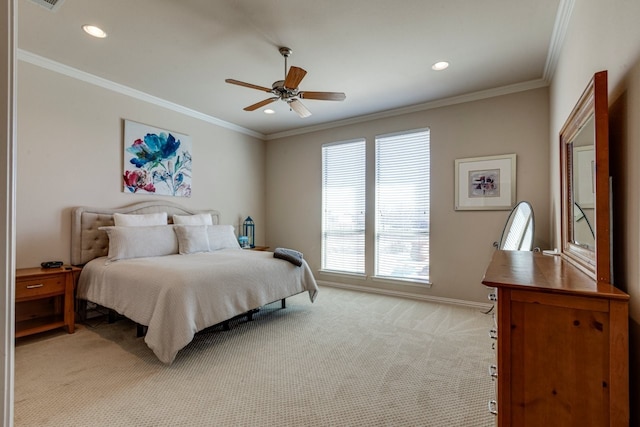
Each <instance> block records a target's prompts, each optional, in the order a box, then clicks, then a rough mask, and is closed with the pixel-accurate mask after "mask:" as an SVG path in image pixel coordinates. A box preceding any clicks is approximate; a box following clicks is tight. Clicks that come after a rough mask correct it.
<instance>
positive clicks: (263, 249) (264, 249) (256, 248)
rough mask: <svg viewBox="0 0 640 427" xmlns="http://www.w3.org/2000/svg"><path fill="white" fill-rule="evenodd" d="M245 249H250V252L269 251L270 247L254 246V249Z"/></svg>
mask: <svg viewBox="0 0 640 427" xmlns="http://www.w3.org/2000/svg"><path fill="white" fill-rule="evenodd" d="M245 249H249V250H250V251H268V250H269V246H254V247H252V248H245Z"/></svg>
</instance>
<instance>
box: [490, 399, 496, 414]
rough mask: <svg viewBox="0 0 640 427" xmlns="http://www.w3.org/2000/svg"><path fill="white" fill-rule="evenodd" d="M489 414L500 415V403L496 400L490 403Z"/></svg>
mask: <svg viewBox="0 0 640 427" xmlns="http://www.w3.org/2000/svg"><path fill="white" fill-rule="evenodd" d="M489 413H490V414H491V415H498V402H497V401H495V400H490V401H489Z"/></svg>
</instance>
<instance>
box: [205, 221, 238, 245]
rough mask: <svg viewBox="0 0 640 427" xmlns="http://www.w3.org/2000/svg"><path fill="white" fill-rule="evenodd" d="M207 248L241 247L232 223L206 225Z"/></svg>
mask: <svg viewBox="0 0 640 427" xmlns="http://www.w3.org/2000/svg"><path fill="white" fill-rule="evenodd" d="M207 234H208V235H209V250H211V251H216V250H218V249H241V248H240V244H239V243H238V239H237V238H236V233H235V232H234V229H233V226H232V225H208V226H207Z"/></svg>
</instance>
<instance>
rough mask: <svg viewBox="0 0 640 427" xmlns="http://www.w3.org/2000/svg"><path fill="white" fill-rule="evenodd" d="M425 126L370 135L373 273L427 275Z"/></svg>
mask: <svg viewBox="0 0 640 427" xmlns="http://www.w3.org/2000/svg"><path fill="white" fill-rule="evenodd" d="M429 148H430V147H429V129H421V130H417V131H410V132H404V133H396V134H390V135H382V136H377V137H376V141H375V153H376V157H375V186H376V187H375V198H376V200H375V206H376V215H375V267H374V269H375V275H376V276H378V277H388V278H394V279H409V280H418V281H428V279H429V199H430V196H429V187H430V179H429V175H430V153H429Z"/></svg>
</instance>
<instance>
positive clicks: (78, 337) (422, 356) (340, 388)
mask: <svg viewBox="0 0 640 427" xmlns="http://www.w3.org/2000/svg"><path fill="white" fill-rule="evenodd" d="M287 305H288V306H287V308H286V309H285V310H281V309H279V304H272V305H269V306H267V307H266V308H263V309H262V310H261V311H260V313H258V314H257V315H256V316H255V320H254V321H253V322H248V323H247V322H244V321H238V322H233V323H232V329H231V330H230V331H223V330H222V329H221V328H213V329H209V330H207V331H204V332H202V333H200V334H198V335H196V338H195V340H194V341H193V342H192V343H191V344H189V345H188V346H187V347H186V348H185V349H183V350H181V351H180V353H179V354H178V357H177V358H176V361H175V362H174V363H173V364H172V365H170V366H166V365H163V364H162V363H160V362H159V361H158V360H157V359H156V358H155V356H154V355H153V353H152V352H151V350H149V349H148V348H147V347H146V345H145V344H144V342H143V341H142V339H141V338H135V326H134V325H133V324H132V323H130V322H129V321H127V320H121V321H118V322H116V323H114V324H107V323H101V324H98V325H97V326H93V327H92V326H85V325H80V326H79V328H78V329H77V331H76V333H75V334H72V335H69V334H66V333H64V331H62V330H61V331H59V332H54V333H52V334H48V335H44V336H39V337H35V338H27V339H25V340H22V341H19V342H18V343H17V344H16V363H15V365H16V366H15V425H16V426H83V427H85V426H127V427H130V426H262V425H279V426H472V427H478V426H493V425H494V422H495V421H494V418H493V416H491V415H490V414H488V412H487V402H488V400H489V399H491V398H492V397H493V393H494V390H493V383H492V382H491V380H490V379H489V376H488V373H487V372H488V365H489V364H490V363H492V362H493V358H494V354H493V351H492V350H491V343H490V342H489V338H488V335H487V331H488V329H489V328H490V327H491V325H492V320H491V317H490V316H488V315H485V314H482V313H481V312H480V311H479V310H475V309H471V308H462V307H455V306H450V305H441V304H433V303H427V302H419V301H412V300H407V299H401V298H393V297H387V296H380V295H372V294H366V293H360V292H353V291H346V290H341V289H334V288H327V287H323V288H322V289H321V290H320V293H319V295H318V298H317V300H316V302H315V303H314V304H311V303H310V302H309V298H308V296H307V294H301V295H297V296H295V297H293V298H290V299H288V300H287ZM94 323H95V320H94Z"/></svg>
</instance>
